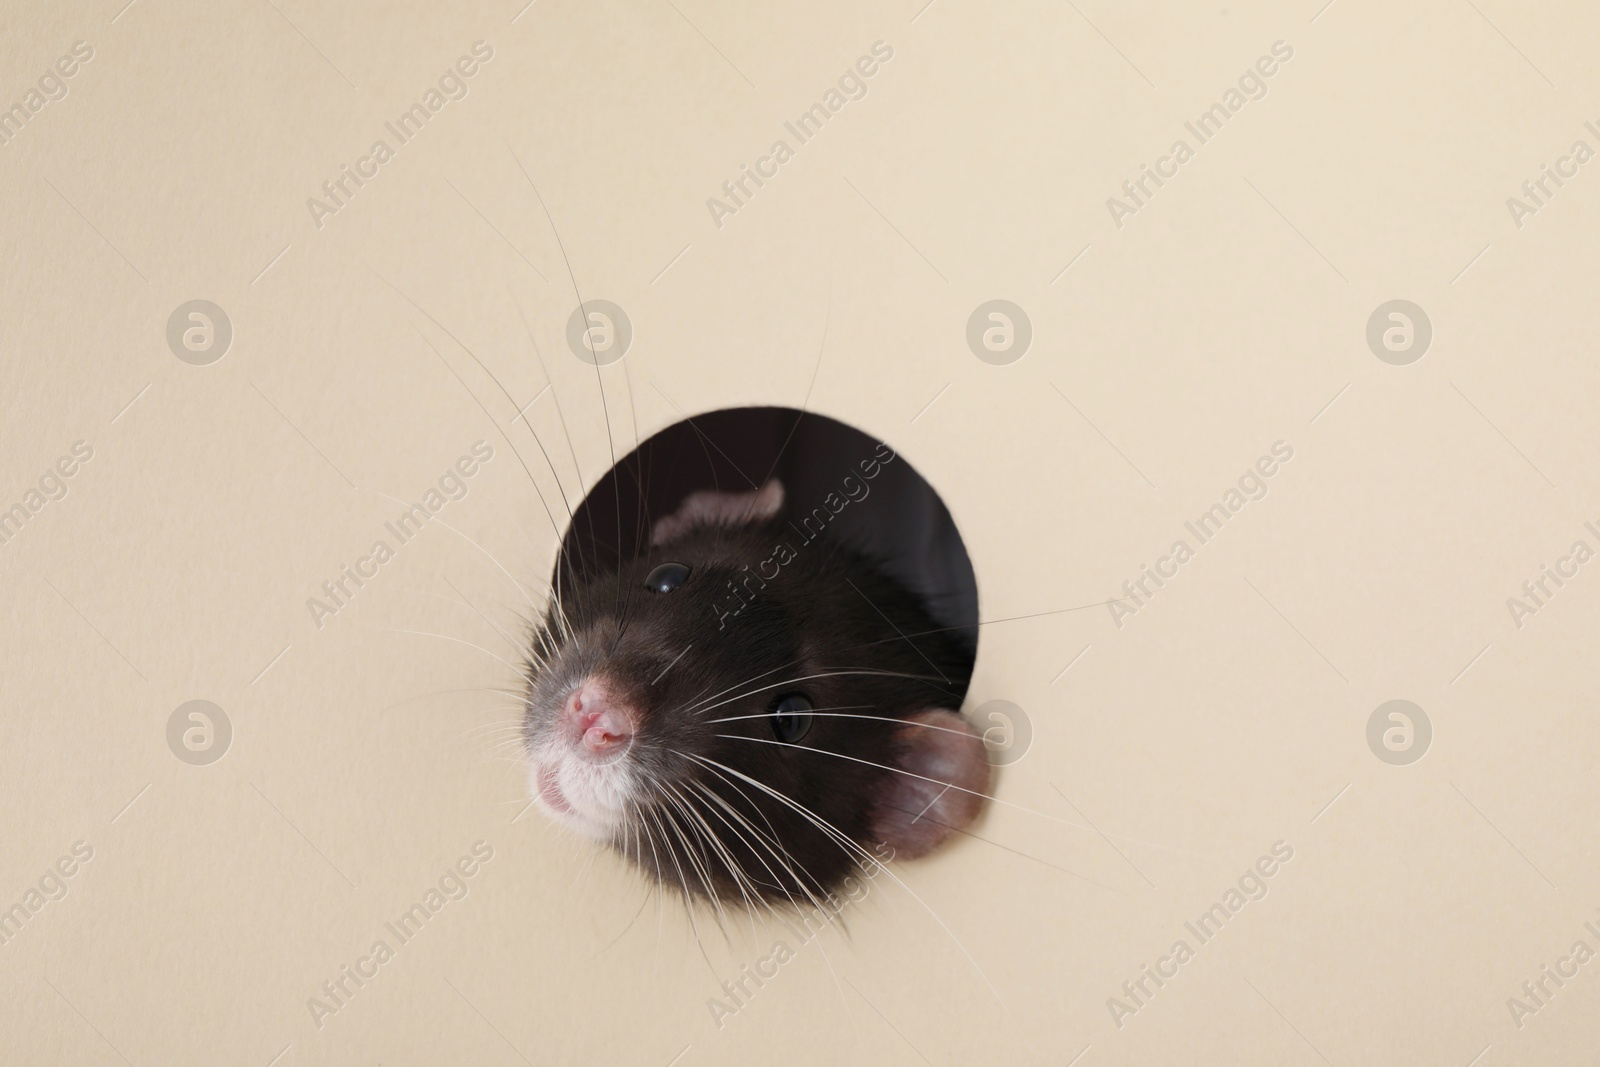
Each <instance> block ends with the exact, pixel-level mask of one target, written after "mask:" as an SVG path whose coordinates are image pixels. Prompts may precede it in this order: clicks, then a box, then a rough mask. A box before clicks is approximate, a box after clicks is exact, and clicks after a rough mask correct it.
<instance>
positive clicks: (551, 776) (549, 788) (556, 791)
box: [536, 767, 572, 815]
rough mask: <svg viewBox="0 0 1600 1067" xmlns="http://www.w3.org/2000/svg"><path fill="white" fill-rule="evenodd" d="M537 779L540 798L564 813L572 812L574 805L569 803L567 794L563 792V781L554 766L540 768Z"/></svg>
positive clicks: (555, 809)
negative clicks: (561, 781)
mask: <svg viewBox="0 0 1600 1067" xmlns="http://www.w3.org/2000/svg"><path fill="white" fill-rule="evenodd" d="M536 779H537V782H538V786H539V799H540V800H542V801H544V802H545V803H546V804H548V805H549V806H550V808H551V809H552V810H554V811H557V812H560V813H561V814H562V815H568V814H571V813H572V805H571V804H568V803H567V797H566V794H565V793H563V792H561V783H560V782H559V781H558V780H557V773H556V769H555V768H554V767H541V768H539V770H538V772H537V775H536Z"/></svg>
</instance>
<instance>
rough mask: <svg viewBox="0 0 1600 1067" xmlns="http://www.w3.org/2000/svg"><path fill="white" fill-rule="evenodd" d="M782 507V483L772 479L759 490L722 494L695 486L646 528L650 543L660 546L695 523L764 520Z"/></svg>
mask: <svg viewBox="0 0 1600 1067" xmlns="http://www.w3.org/2000/svg"><path fill="white" fill-rule="evenodd" d="M782 507H783V483H782V482H780V481H778V479H776V478H774V479H772V480H771V481H769V482H767V483H766V484H765V485H763V486H762V487H761V488H760V489H750V490H747V491H745V492H742V493H725V492H722V491H721V490H717V489H699V490H696V491H695V492H693V493H690V494H689V495H688V496H687V497H685V498H684V500H683V503H681V504H679V505H678V510H677V511H674V512H673V513H672V514H671V515H667V516H665V517H663V518H660V519H657V520H656V524H655V526H654V527H653V528H652V530H651V531H650V543H651V544H652V545H662V544H666V543H667V542H668V541H671V540H672V539H673V538H676V537H681V536H682V535H683V534H685V533H688V532H689V531H690V530H692V529H693V528H694V527H696V526H743V525H744V524H746V523H751V522H766V521H767V520H768V519H770V518H772V517H773V516H775V515H777V514H778V511H779V509H781V508H782Z"/></svg>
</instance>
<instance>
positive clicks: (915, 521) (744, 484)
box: [562, 407, 978, 653]
mask: <svg viewBox="0 0 1600 1067" xmlns="http://www.w3.org/2000/svg"><path fill="white" fill-rule="evenodd" d="M878 447H879V445H878V442H877V441H876V440H874V439H873V438H872V437H869V436H868V435H867V434H864V433H862V432H861V431H860V430H856V429H854V428H852V427H850V426H846V425H845V424H844V423H842V422H839V421H837V420H836V419H830V418H828V417H827V416H825V415H816V414H812V413H809V412H801V411H796V410H795V409H793V408H779V407H760V408H729V409H725V410H722V411H713V412H709V413H707V414H704V415H696V416H695V417H694V418H692V419H688V420H685V421H683V422H680V423H677V424H675V425H673V426H669V427H667V428H666V429H665V430H662V431H661V432H660V433H657V434H656V435H655V436H653V437H651V438H650V439H648V440H647V441H645V442H644V443H643V444H641V445H640V446H639V448H638V449H637V450H635V451H634V452H631V453H630V454H628V455H627V456H626V457H624V458H623V459H622V460H621V461H619V462H618V463H617V465H616V466H615V467H613V468H612V470H611V471H610V472H609V473H608V474H607V475H606V476H605V477H604V478H602V479H601V480H600V481H599V482H598V483H597V484H596V485H595V487H594V489H592V490H591V491H590V492H589V495H588V496H587V497H586V498H585V499H584V501H583V503H582V504H581V505H579V507H578V510H577V512H576V513H575V514H574V516H573V520H572V524H571V526H570V527H569V528H568V530H567V535H566V538H565V539H564V540H563V543H562V548H563V558H564V559H566V560H567V561H568V563H569V565H570V566H571V567H572V568H573V569H574V570H576V571H577V572H578V573H580V574H585V573H598V572H600V571H603V570H607V569H610V568H614V567H615V566H616V565H617V562H618V560H619V559H627V558H632V557H633V556H634V555H636V554H638V553H640V552H641V551H643V550H644V549H646V548H648V545H649V538H650V529H651V524H652V523H653V521H654V520H655V519H657V518H660V517H662V516H665V515H669V514H671V513H672V512H673V510H675V509H676V508H677V506H678V505H679V504H680V503H681V502H682V501H683V500H684V498H685V497H687V496H688V495H689V494H690V493H692V492H694V491H696V490H699V489H722V490H729V491H745V490H749V489H753V488H757V487H759V486H760V485H761V484H763V483H764V482H765V481H766V480H767V479H768V478H769V477H772V478H777V479H778V480H780V481H781V482H782V483H783V486H784V492H785V498H784V507H783V512H782V513H781V514H780V518H782V519H784V520H785V521H792V522H800V521H802V520H803V518H804V517H805V516H807V515H811V514H812V513H813V511H814V509H817V508H821V509H822V511H823V514H824V515H825V516H826V517H827V519H828V522H827V529H828V536H836V537H838V538H840V539H842V540H843V541H844V542H845V543H846V544H848V545H849V546H851V547H853V548H855V549H857V550H859V551H861V552H864V553H866V554H868V555H870V556H873V557H875V558H876V559H877V560H878V561H879V562H880V564H881V565H882V567H883V570H884V571H885V572H886V573H887V574H888V575H889V576H890V577H892V578H894V579H896V580H897V581H899V582H900V583H901V584H902V585H904V586H905V587H906V588H907V589H909V590H911V591H912V592H914V593H916V594H917V595H918V596H919V597H921V599H922V601H923V603H924V605H925V606H926V607H927V610H928V614H929V615H930V616H932V617H933V619H934V621H935V622H936V623H938V625H940V626H941V627H949V628H950V629H953V630H955V631H957V632H958V634H959V635H960V636H961V637H963V638H964V639H965V641H966V644H967V646H968V647H969V648H970V649H972V650H973V651H974V653H975V652H976V649H977V643H978V584H977V579H976V576H975V575H974V574H973V571H972V561H971V559H970V558H969V557H968V555H967V550H966V546H965V545H964V544H963V543H962V540H961V534H960V533H959V532H958V531H957V530H956V526H955V522H954V521H953V520H952V519H951V517H950V512H949V509H947V508H946V507H945V506H944V503H943V501H941V500H940V499H939V494H938V493H936V492H934V490H933V487H932V486H930V485H929V484H928V482H927V481H926V479H924V478H923V477H922V476H921V475H920V474H918V473H917V472H916V470H915V469H913V468H912V466H911V464H910V463H909V462H907V461H906V459H905V458H904V457H903V456H896V457H895V458H894V459H893V460H892V461H890V462H887V463H883V464H881V465H880V467H879V472H878V475H877V477H875V478H873V479H872V480H871V481H870V482H864V479H863V477H862V474H863V472H862V468H861V466H860V465H861V463H862V462H863V461H870V460H872V459H873V457H874V456H875V454H876V452H877V449H878ZM847 477H849V478H853V479H855V483H856V484H862V483H863V482H864V484H865V485H866V486H867V489H868V492H867V494H866V496H864V497H862V498H861V499H859V500H854V501H850V502H849V503H847V504H846V505H845V506H844V507H843V508H842V509H840V510H839V511H838V512H837V513H836V514H835V513H834V512H832V511H831V510H830V509H829V508H828V506H827V504H826V503H825V501H827V499H828V498H829V496H830V494H832V495H833V498H834V502H835V506H837V501H838V500H839V499H848V497H847V496H846V493H845V489H844V488H843V487H844V483H845V479H846V478H847ZM854 492H856V493H857V494H858V495H859V493H860V490H859V489H856V490H854ZM619 505H620V511H619ZM619 535H620V536H619Z"/></svg>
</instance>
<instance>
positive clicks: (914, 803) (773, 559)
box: [523, 482, 989, 905]
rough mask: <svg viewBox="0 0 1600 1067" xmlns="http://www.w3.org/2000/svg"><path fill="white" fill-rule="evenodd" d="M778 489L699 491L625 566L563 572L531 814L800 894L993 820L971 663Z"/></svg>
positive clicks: (686, 868) (756, 896)
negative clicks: (805, 520) (806, 522)
mask: <svg viewBox="0 0 1600 1067" xmlns="http://www.w3.org/2000/svg"><path fill="white" fill-rule="evenodd" d="M782 500H783V492H782V487H781V486H779V485H778V484H777V483H776V482H769V483H768V484H767V485H766V486H764V487H763V488H762V489H761V490H759V491H755V492H751V493H697V494H694V495H692V496H691V497H690V498H689V499H688V500H687V501H686V502H685V503H684V504H683V506H682V507H680V508H679V509H678V511H676V512H675V513H673V514H672V515H670V516H667V517H666V518H663V519H661V520H659V521H658V522H657V523H656V524H655V527H654V533H653V536H652V539H651V544H650V545H649V546H648V548H646V549H643V550H641V551H640V553H639V554H638V555H637V557H636V558H633V559H631V560H627V561H625V562H623V563H622V564H621V565H620V566H618V567H616V568H615V569H611V568H606V569H605V570H604V571H603V572H601V573H597V574H592V575H587V576H584V575H579V574H577V573H575V572H574V571H573V570H571V569H568V570H567V571H565V572H564V576H563V579H562V582H561V583H560V585H561V588H560V589H559V590H558V595H557V597H556V598H555V600H554V602H553V603H552V605H551V608H550V611H549V614H548V615H547V617H546V619H545V622H544V625H543V626H542V627H541V628H540V630H539V631H538V633H537V634H536V636H535V639H534V642H533V648H532V651H531V655H530V657H529V671H528V693H527V701H526V704H527V707H526V717H525V721H524V730H523V733H524V739H525V742H526V746H527V751H528V755H529V759H530V764H531V767H530V787H531V790H532V792H533V795H534V798H535V800H536V801H537V802H538V803H539V805H540V806H541V808H542V809H543V810H544V811H545V813H546V814H547V815H548V816H550V817H551V818H552V819H554V820H555V821H556V822H557V823H559V824H561V825H564V826H566V827H569V828H570V829H572V830H574V831H576V832H577V833H579V834H581V835H584V836H586V837H589V838H592V839H595V840H598V841H601V842H605V843H607V844H609V845H611V846H613V847H614V848H616V849H618V850H619V851H621V852H622V853H623V854H624V855H626V856H628V857H629V858H630V859H632V860H633V861H634V862H635V863H637V864H639V865H640V866H641V867H642V868H643V869H644V870H645V872H646V873H647V874H649V875H650V876H651V877H654V878H657V879H659V880H661V881H662V882H664V883H667V884H670V885H673V886H676V887H678V888H679V889H681V890H682V891H683V892H685V893H686V894H690V895H698V896H703V897H709V898H711V899H713V900H719V901H740V900H742V901H744V902H746V903H749V904H751V905H755V904H758V903H764V904H770V903H773V902H776V901H782V900H784V899H785V898H787V899H789V900H793V901H799V900H800V899H802V898H812V899H814V898H815V897H816V896H817V895H818V894H820V893H823V892H826V891H827V890H830V889H832V888H833V887H835V886H836V885H838V884H840V883H841V882H842V881H843V880H844V879H845V878H846V877H847V876H848V875H850V874H851V873H852V872H853V871H857V870H861V869H864V868H870V867H871V865H872V864H874V863H876V862H878V861H879V860H880V859H881V858H883V857H885V856H887V855H899V856H901V857H910V856H917V855H921V854H922V853H925V852H927V851H930V850H931V849H932V848H934V847H935V846H936V845H938V844H939V842H940V841H942V840H943V839H944V838H945V837H946V836H947V835H949V834H950V833H951V832H952V831H954V830H959V829H961V828H962V827H964V826H965V825H966V824H967V823H969V822H970V821H971V820H972V819H973V818H974V817H975V816H976V815H977V813H978V811H979V808H980V806H981V803H982V797H983V794H984V793H985V791H986V790H987V787H988V783H989V764H988V762H987V760H986V758H985V754H984V747H983V744H982V742H981V741H980V740H979V739H978V738H977V736H976V734H975V733H974V732H973V730H972V729H971V728H970V727H969V726H968V725H967V724H966V722H965V721H964V720H963V719H962V718H961V717H960V715H959V714H957V713H956V712H955V711H954V710H953V709H954V708H956V707H959V705H960V702H961V698H962V695H963V694H964V692H965V689H966V682H967V673H968V671H969V670H970V656H967V655H965V654H964V652H963V650H962V649H961V648H960V647H959V646H958V644H957V643H956V642H955V641H954V640H953V639H951V638H950V637H949V635H948V634H947V633H946V632H945V631H943V630H941V629H939V628H938V627H936V626H934V625H933V624H932V622H931V621H930V620H929V619H928V617H927V615H926V613H925V612H924V611H923V610H922V608H921V605H920V604H919V603H918V602H917V600H916V598H915V597H914V596H913V595H911V594H910V593H908V592H907V591H906V590H904V589H903V588H901V587H900V586H899V585H897V584H896V583H894V582H892V581H891V580H889V579H888V578H886V577H885V576H884V575H883V574H882V573H881V572H880V571H879V570H878V569H877V568H876V567H875V566H874V565H873V564H872V563H871V562H870V561H868V560H866V559H864V558H863V557H860V556H858V555H856V554H854V553H852V552H851V551H849V550H848V549H847V548H844V547H843V546H841V545H839V544H837V543H830V542H828V541H826V540H825V539H821V538H819V539H815V540H812V541H810V542H808V543H804V544H797V543H796V542H797V540H798V538H796V536H795V534H794V533H793V530H792V528H790V527H788V526H787V525H786V524H783V523H778V522H775V521H773V520H774V518H775V516H776V515H777V513H778V511H779V510H780V508H781V506H782Z"/></svg>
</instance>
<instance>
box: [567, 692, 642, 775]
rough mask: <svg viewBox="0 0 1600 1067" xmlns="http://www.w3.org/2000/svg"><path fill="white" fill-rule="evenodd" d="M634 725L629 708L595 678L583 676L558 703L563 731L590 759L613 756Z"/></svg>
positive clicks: (630, 738) (625, 746)
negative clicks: (576, 685)
mask: <svg viewBox="0 0 1600 1067" xmlns="http://www.w3.org/2000/svg"><path fill="white" fill-rule="evenodd" d="M635 727H636V722H635V719H634V715H633V712H632V711H631V710H629V709H628V708H627V707H626V706H625V705H623V704H621V703H619V702H618V701H617V700H616V699H615V697H614V695H613V694H612V692H611V690H610V689H609V688H608V687H607V686H606V684H605V683H604V682H602V681H600V680H599V679H597V678H586V679H584V680H583V682H582V683H580V684H579V686H578V687H577V688H576V689H574V690H573V691H572V692H571V693H569V694H568V695H567V699H566V701H565V702H564V703H563V704H562V707H561V728H562V733H563V735H564V736H565V737H566V738H567V740H568V741H570V742H571V743H572V745H573V746H574V747H576V748H577V749H579V750H580V751H581V752H582V753H583V754H585V755H587V756H589V757H590V758H593V759H604V760H610V759H615V758H616V757H618V756H620V755H622V754H623V753H624V752H626V751H627V750H628V747H629V746H630V745H631V744H632V743H633V734H634V729H635Z"/></svg>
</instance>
